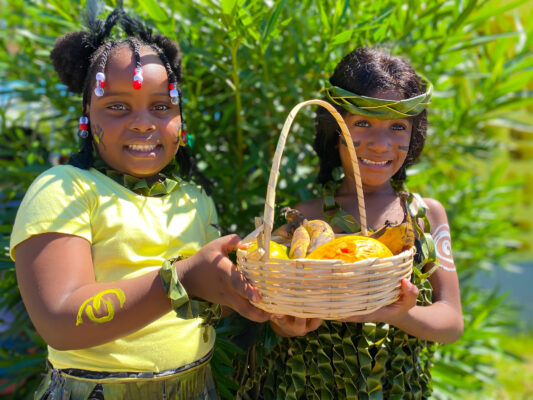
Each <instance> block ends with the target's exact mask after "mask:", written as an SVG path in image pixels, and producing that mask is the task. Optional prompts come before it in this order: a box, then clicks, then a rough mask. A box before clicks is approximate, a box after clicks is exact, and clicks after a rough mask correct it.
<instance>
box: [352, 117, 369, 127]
mask: <svg viewBox="0 0 533 400" xmlns="http://www.w3.org/2000/svg"><path fill="white" fill-rule="evenodd" d="M354 126H358V127H360V128H368V127H369V126H370V124H369V123H368V121H367V120H364V119H360V120H359V121H355V123H354Z"/></svg>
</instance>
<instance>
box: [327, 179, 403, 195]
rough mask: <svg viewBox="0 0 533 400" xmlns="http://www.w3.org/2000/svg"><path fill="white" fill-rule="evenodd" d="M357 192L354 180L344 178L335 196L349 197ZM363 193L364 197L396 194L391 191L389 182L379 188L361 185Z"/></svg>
mask: <svg viewBox="0 0 533 400" xmlns="http://www.w3.org/2000/svg"><path fill="white" fill-rule="evenodd" d="M356 193H357V190H356V187H355V180H354V178H353V176H352V177H348V176H344V178H343V179H342V183H341V186H340V187H339V189H338V190H337V192H336V194H337V196H349V195H354V196H355V195H356ZM363 193H364V195H365V197H367V196H375V195H377V196H383V195H392V194H396V191H395V190H394V189H393V187H392V185H391V183H390V181H387V182H386V183H384V184H383V185H381V186H368V185H365V184H364V183H363Z"/></svg>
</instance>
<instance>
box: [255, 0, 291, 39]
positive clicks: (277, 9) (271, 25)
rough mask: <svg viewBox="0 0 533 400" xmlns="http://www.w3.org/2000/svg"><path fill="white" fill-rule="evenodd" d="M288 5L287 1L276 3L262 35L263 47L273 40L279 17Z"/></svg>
mask: <svg viewBox="0 0 533 400" xmlns="http://www.w3.org/2000/svg"><path fill="white" fill-rule="evenodd" d="M286 4H287V0H278V1H277V2H276V4H275V6H274V8H273V9H272V11H271V13H270V16H269V18H268V21H267V24H266V27H265V29H264V31H263V33H262V35H261V43H262V46H266V45H267V44H268V43H269V42H270V40H272V38H271V35H272V33H273V32H274V30H275V28H276V25H277V24H278V21H279V16H280V14H281V11H282V10H283V8H284V7H285V5H286Z"/></svg>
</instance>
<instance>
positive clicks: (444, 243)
mask: <svg viewBox="0 0 533 400" xmlns="http://www.w3.org/2000/svg"><path fill="white" fill-rule="evenodd" d="M433 240H434V241H435V251H436V253H437V258H438V259H439V267H440V268H442V269H444V270H445V271H455V265H454V262H453V256H452V238H451V235H450V226H449V225H448V224H442V225H439V226H438V227H437V229H436V230H435V232H434V233H433Z"/></svg>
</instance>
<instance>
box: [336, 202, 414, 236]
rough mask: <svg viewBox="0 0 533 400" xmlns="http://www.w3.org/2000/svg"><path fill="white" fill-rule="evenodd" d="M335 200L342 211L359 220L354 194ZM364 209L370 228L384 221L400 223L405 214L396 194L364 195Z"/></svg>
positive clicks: (381, 224) (375, 228) (378, 226)
mask: <svg viewBox="0 0 533 400" xmlns="http://www.w3.org/2000/svg"><path fill="white" fill-rule="evenodd" d="M336 201H337V202H338V203H339V204H340V206H341V208H342V209H343V210H344V211H346V212H347V213H348V214H350V215H352V216H353V217H354V218H355V219H356V220H357V221H359V222H360V221H361V218H360V215H359V206H358V204H357V200H356V198H355V197H354V196H340V197H337V198H336ZM365 211H366V223H367V227H368V228H370V229H372V230H377V229H379V228H380V227H382V226H383V225H385V222H386V221H389V222H392V223H395V224H397V223H401V222H402V221H403V220H404V216H405V212H404V208H403V207H402V203H401V201H400V198H399V197H397V196H375V197H365Z"/></svg>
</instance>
